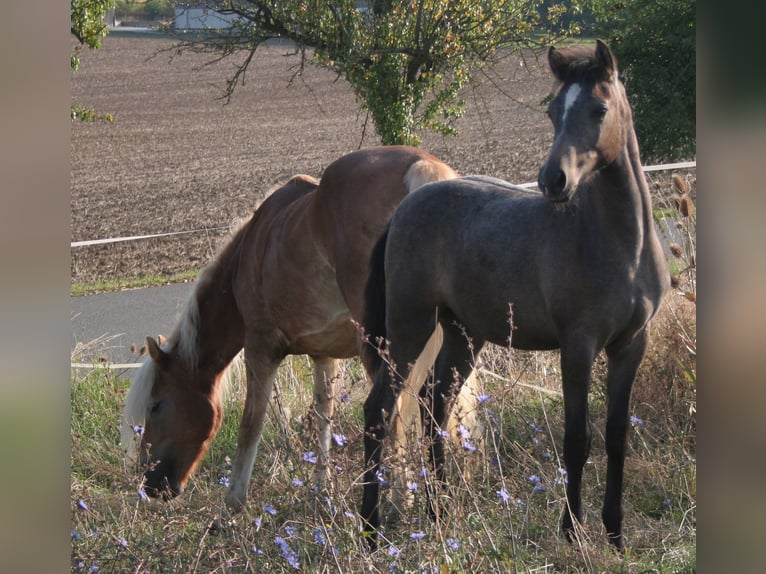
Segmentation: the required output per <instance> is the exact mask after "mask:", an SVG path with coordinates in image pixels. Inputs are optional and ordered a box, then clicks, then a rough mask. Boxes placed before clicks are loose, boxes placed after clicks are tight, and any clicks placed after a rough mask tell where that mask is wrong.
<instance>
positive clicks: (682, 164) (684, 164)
mask: <svg viewBox="0 0 766 574" xmlns="http://www.w3.org/2000/svg"><path fill="white" fill-rule="evenodd" d="M696 167H697V162H696V161H684V162H680V163H663V164H659V165H645V166H644V171H666V170H671V169H691V168H696ZM517 187H525V188H532V187H537V182H536V181H530V182H527V183H522V184H519V185H518V186H517ZM224 229H231V227H229V226H224V227H205V228H203V229H192V230H189V231H172V232H170V233H152V234H151V235H132V236H130V237H112V238H109V239H92V240H90V241H73V242H72V243H71V244H70V247H72V248H73V247H87V246H90V245H104V244H107V243H120V242H122V241H136V240H139V239H151V238H153V237H171V236H173V235H187V234H190V233H203V232H207V231H221V230H224Z"/></svg>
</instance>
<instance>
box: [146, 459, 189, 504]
mask: <svg viewBox="0 0 766 574" xmlns="http://www.w3.org/2000/svg"><path fill="white" fill-rule="evenodd" d="M183 490H184V488H183V485H182V484H181V483H180V481H179V480H178V479H177V478H176V473H175V472H174V471H173V465H171V464H166V463H163V462H162V461H158V462H153V463H151V464H150V466H149V469H148V470H147V471H146V472H145V473H144V491H145V492H146V494H147V495H148V496H150V497H151V498H159V497H162V499H163V500H170V499H171V498H175V497H176V496H178V495H179V494H181V493H182V492H183Z"/></svg>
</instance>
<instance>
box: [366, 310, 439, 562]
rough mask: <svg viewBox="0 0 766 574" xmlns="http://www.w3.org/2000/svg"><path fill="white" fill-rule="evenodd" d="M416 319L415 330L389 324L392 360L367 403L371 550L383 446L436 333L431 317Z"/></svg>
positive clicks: (376, 522)
mask: <svg viewBox="0 0 766 574" xmlns="http://www.w3.org/2000/svg"><path fill="white" fill-rule="evenodd" d="M414 315H415V314H414V313H413V314H410V315H409V316H408V317H407V324H408V325H409V326H410V327H411V329H407V328H406V327H405V326H404V325H402V324H397V323H396V322H395V323H394V325H397V327H398V328H397V329H396V330H394V329H391V328H390V327H391V324H389V336H390V337H391V343H390V345H389V347H388V356H387V357H386V360H385V361H384V362H383V364H382V365H381V367H380V369H378V372H377V374H376V375H375V381H374V383H373V386H372V390H371V391H370V394H369V395H368V396H367V400H366V401H365V403H364V462H365V471H364V481H363V482H364V491H363V494H362V509H361V515H362V521H363V535H364V536H366V537H367V540H368V543H369V545H370V547H371V548H375V547H376V546H377V530H378V528H379V527H380V509H379V502H380V482H379V479H380V478H381V476H380V472H381V469H380V460H381V457H382V451H383V442H384V440H385V438H386V434H387V431H388V425H389V421H390V419H391V416H392V413H393V409H394V404H395V402H396V399H397V398H398V396H399V394H400V393H401V391H402V386H403V384H404V383H403V377H406V376H407V372H408V370H409V366H410V365H411V364H412V363H414V362H415V360H416V359H417V357H418V356H419V355H420V353H421V351H422V350H423V348H424V347H425V346H426V343H427V342H428V339H429V337H430V336H431V333H432V331H433V319H432V318H430V313H426V314H425V315H424V316H422V317H420V319H421V320H420V321H418V320H417V318H416V317H415V316H414ZM429 319H430V320H429ZM398 333H401V334H402V335H399V334H398Z"/></svg>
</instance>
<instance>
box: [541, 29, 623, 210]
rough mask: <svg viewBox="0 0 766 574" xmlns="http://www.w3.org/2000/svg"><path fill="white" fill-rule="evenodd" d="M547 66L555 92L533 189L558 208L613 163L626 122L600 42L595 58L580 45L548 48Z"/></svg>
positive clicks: (612, 66) (612, 67)
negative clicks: (549, 134)
mask: <svg viewBox="0 0 766 574" xmlns="http://www.w3.org/2000/svg"><path fill="white" fill-rule="evenodd" d="M548 62H549V65H550V68H551V71H552V72H553V75H554V76H555V78H556V79H557V80H558V81H559V82H560V83H561V87H560V89H559V91H558V93H557V95H556V97H554V98H553V100H552V101H551V102H550V104H549V106H548V116H549V117H550V119H551V122H553V127H554V132H555V135H554V140H553V146H552V147H551V151H550V153H549V154H548V159H547V160H546V162H545V164H544V165H543V167H542V168H541V169H540V175H539V177H538V185H539V187H540V190H541V191H542V192H543V194H544V195H545V197H547V198H548V199H549V200H550V201H553V202H556V203H559V202H565V201H568V200H570V199H571V198H572V197H573V195H574V193H575V191H576V190H577V187H578V186H579V185H580V184H581V183H582V182H584V181H586V180H587V179H588V177H589V176H590V175H591V174H593V172H595V171H598V170H600V169H602V168H604V167H605V166H607V165H610V164H612V162H614V161H615V159H616V158H617V156H618V154H619V153H620V151H621V150H623V149H624V148H625V142H626V138H627V137H628V134H627V132H626V130H625V129H624V125H625V124H626V123H629V122H631V121H632V117H631V111H630V107H629V106H627V105H625V102H626V101H627V98H626V96H625V92H624V88H623V87H622V83H621V82H620V81H619V79H618V77H617V76H618V74H617V65H616V60H615V58H614V56H613V54H612V52H611V50H610V49H609V47H608V46H607V45H606V44H604V42H602V41H601V40H598V41H597V43H596V51H595V57H594V52H593V49H592V48H587V47H584V46H580V47H572V48H569V49H567V50H558V49H556V48H554V47H551V48H550V49H549V51H548Z"/></svg>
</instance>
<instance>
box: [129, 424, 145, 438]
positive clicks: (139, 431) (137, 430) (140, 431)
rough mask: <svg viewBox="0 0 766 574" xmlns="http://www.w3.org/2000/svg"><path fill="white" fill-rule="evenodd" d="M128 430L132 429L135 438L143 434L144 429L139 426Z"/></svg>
mask: <svg viewBox="0 0 766 574" xmlns="http://www.w3.org/2000/svg"><path fill="white" fill-rule="evenodd" d="M130 428H132V429H133V434H134V435H136V436H141V435H143V434H144V427H142V426H141V425H131V427H130Z"/></svg>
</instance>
